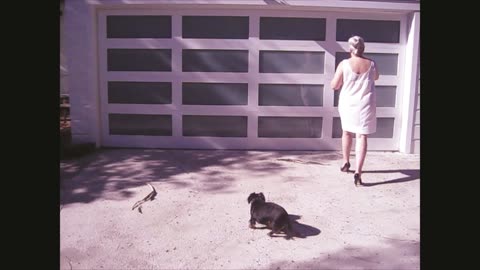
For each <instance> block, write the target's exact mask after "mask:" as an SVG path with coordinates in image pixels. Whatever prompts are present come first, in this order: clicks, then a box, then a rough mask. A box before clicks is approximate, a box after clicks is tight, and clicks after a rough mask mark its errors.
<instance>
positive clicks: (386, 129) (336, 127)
mask: <svg viewBox="0 0 480 270" xmlns="http://www.w3.org/2000/svg"><path fill="white" fill-rule="evenodd" d="M394 122H395V119H394V118H387V117H377V131H376V132H375V133H373V134H370V135H368V137H369V138H393V130H394ZM341 137H342V124H341V121H340V117H334V118H333V126H332V138H341Z"/></svg>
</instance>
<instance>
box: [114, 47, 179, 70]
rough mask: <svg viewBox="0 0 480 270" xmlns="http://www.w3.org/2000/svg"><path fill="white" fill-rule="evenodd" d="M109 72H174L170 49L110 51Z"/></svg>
mask: <svg viewBox="0 0 480 270" xmlns="http://www.w3.org/2000/svg"><path fill="white" fill-rule="evenodd" d="M107 62H108V71H172V50H170V49H108V50H107Z"/></svg>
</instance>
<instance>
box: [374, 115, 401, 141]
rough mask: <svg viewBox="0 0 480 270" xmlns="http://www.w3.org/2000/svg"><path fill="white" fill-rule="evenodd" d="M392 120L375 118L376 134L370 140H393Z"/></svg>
mask: <svg viewBox="0 0 480 270" xmlns="http://www.w3.org/2000/svg"><path fill="white" fill-rule="evenodd" d="M394 123H395V119H394V118H386V117H385V118H377V132H375V133H373V134H372V135H370V138H393V127H394V126H393V125H394Z"/></svg>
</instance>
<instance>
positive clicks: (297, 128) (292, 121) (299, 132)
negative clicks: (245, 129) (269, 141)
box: [258, 116, 323, 138]
mask: <svg viewBox="0 0 480 270" xmlns="http://www.w3.org/2000/svg"><path fill="white" fill-rule="evenodd" d="M322 120H323V119H322V117H283V116H260V117H258V137H264V138H321V137H322Z"/></svg>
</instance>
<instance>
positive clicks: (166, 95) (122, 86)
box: [108, 82, 172, 104]
mask: <svg viewBox="0 0 480 270" xmlns="http://www.w3.org/2000/svg"><path fill="white" fill-rule="evenodd" d="M108 103H119V104H170V103H172V83H171V82H108Z"/></svg>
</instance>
